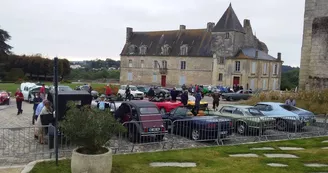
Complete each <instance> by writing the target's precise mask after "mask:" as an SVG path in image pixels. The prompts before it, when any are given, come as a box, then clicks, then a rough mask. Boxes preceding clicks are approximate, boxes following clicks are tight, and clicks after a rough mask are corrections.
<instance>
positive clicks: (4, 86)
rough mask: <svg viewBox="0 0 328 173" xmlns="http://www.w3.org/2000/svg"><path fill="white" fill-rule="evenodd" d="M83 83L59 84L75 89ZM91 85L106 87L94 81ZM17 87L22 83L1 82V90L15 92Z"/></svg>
mask: <svg viewBox="0 0 328 173" xmlns="http://www.w3.org/2000/svg"><path fill="white" fill-rule="evenodd" d="M45 84H46V85H48V86H51V85H53V83H51V82H47V83H45ZM82 84H83V83H62V84H59V85H67V86H70V87H71V88H73V89H74V88H75V87H76V86H79V85H82ZM91 86H92V87H93V88H99V87H104V86H105V84H99V83H92V84H91ZM17 88H20V84H15V83H0V90H6V91H8V92H12V93H15V92H16V89H17Z"/></svg>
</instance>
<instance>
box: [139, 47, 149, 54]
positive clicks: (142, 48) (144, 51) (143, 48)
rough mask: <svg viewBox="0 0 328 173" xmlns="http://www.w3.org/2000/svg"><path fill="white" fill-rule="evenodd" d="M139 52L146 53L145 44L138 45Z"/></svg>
mask: <svg viewBox="0 0 328 173" xmlns="http://www.w3.org/2000/svg"><path fill="white" fill-rule="evenodd" d="M139 53H140V55H146V53H147V46H146V45H142V46H140V48H139Z"/></svg>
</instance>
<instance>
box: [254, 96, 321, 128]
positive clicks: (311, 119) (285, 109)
mask: <svg viewBox="0 0 328 173" xmlns="http://www.w3.org/2000/svg"><path fill="white" fill-rule="evenodd" d="M254 107H255V108H257V109H259V110H260V111H261V112H262V113H263V114H264V115H266V116H270V117H275V118H276V126H277V129H278V130H281V131H285V130H293V129H295V128H296V129H302V128H303V127H305V126H309V125H311V123H315V122H316V119H315V116H314V114H313V113H312V112H310V111H307V110H304V109H301V108H298V107H294V106H290V105H286V104H284V103H276V102H259V103H257V104H256V105H255V106H254Z"/></svg>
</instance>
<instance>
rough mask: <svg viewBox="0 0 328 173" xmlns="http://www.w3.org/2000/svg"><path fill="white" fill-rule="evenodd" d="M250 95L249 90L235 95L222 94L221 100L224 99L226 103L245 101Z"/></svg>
mask: <svg viewBox="0 0 328 173" xmlns="http://www.w3.org/2000/svg"><path fill="white" fill-rule="evenodd" d="M252 94H253V91H251V90H239V91H237V92H235V93H222V95H221V97H222V99H226V100H227V101H232V100H247V99H249V98H250V97H251V96H252Z"/></svg>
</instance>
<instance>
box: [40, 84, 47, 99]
mask: <svg viewBox="0 0 328 173" xmlns="http://www.w3.org/2000/svg"><path fill="white" fill-rule="evenodd" d="M40 97H41V99H42V100H44V99H45V97H46V87H45V86H44V84H42V87H41V88H40Z"/></svg>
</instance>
